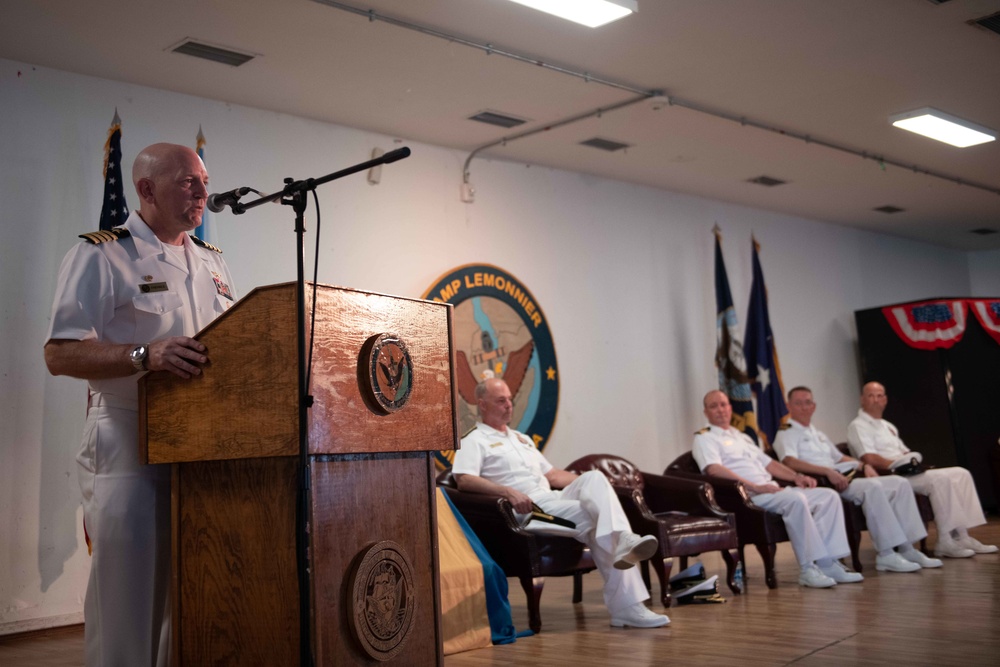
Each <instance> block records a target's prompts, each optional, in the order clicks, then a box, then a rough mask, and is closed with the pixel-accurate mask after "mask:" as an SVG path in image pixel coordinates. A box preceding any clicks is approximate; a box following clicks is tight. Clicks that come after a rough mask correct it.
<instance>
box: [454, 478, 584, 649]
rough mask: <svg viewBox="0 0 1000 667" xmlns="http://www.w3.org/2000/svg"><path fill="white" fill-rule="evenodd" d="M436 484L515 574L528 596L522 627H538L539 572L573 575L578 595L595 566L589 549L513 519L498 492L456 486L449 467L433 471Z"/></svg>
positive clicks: (507, 571)
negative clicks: (470, 490) (525, 622)
mask: <svg viewBox="0 0 1000 667" xmlns="http://www.w3.org/2000/svg"><path fill="white" fill-rule="evenodd" d="M437 483H438V486H440V487H441V488H442V489H444V492H445V493H447V494H448V497H449V498H450V499H451V501H452V502H453V503H454V504H455V507H456V508H457V509H458V511H459V512H461V514H462V516H463V517H464V518H465V520H466V521H467V522H468V523H469V526H470V527H471V528H472V530H473V531H474V532H475V533H476V536H477V537H479V539H480V541H481V542H482V543H483V546H484V547H486V550H487V551H488V552H489V554H490V556H491V557H492V558H493V560H495V561H496V562H497V564H498V565H499V566H500V567H501V568H503V571H504V573H505V574H506V575H507V576H508V577H517V578H518V580H520V582H521V587H522V588H523V589H524V594H525V595H526V596H527V598H528V627H530V628H531V629H532V630H533V631H535V632H541V629H542V616H541V612H540V611H539V602H540V600H541V597H542V589H543V588H544V586H545V577H565V576H572V577H573V602H574V603H578V602H580V601H581V600H582V598H583V575H584V574H586V573H587V572H590V571H591V570H593V569H595V565H594V560H593V558H591V556H590V550H589V549H588V548H587V547H586V545H584V544H583V543H582V542H578V541H577V540H575V539H573V538H572V537H559V536H551V535H538V534H535V533H530V532H528V531H526V530H524V529H523V528H521V526H520V525H519V524H518V522H517V520H516V519H515V517H514V509H513V508H512V507H511V505H510V502H508V501H507V500H506V499H505V498H501V497H500V496H491V495H486V494H481V493H466V492H462V491H459V489H458V485H457V484H456V482H455V478H454V477H453V476H452V474H451V471H450V470H446V471H444V472H442V473H441V474H440V475H438V478H437Z"/></svg>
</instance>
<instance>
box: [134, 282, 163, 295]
mask: <svg viewBox="0 0 1000 667" xmlns="http://www.w3.org/2000/svg"><path fill="white" fill-rule="evenodd" d="M139 291H140V292H142V293H143V294H149V293H150V292H166V291H167V284H166V283H149V284H148V285H139Z"/></svg>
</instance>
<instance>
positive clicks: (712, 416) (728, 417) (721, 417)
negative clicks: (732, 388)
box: [702, 389, 733, 428]
mask: <svg viewBox="0 0 1000 667" xmlns="http://www.w3.org/2000/svg"><path fill="white" fill-rule="evenodd" d="M702 404H703V405H704V406H705V417H706V418H708V423H709V424H711V425H712V426H718V427H719V428H729V424H730V422H732V420H733V406H732V405H730V404H729V397H728V396H726V393H725V392H723V391H720V390H718V389H714V390H712V391H710V392H708V393H707V394H705V398H703V399H702Z"/></svg>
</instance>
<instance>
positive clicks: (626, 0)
mask: <svg viewBox="0 0 1000 667" xmlns="http://www.w3.org/2000/svg"><path fill="white" fill-rule="evenodd" d="M511 2H516V3H517V4H519V5H524V6H525V7H531V8H532V9H537V10H539V11H542V12H545V13H546V14H552V15H553V16H558V17H559V18H563V19H567V20H569V21H573V22H574V23H579V24H581V25H585V26H587V27H588V28H597V27H598V26H602V25H604V24H606V23H611V22H612V21H617V20H618V19H620V18H625V17H626V16H628V15H629V14H633V13H635V12H637V11H639V3H638V2H637V0H511Z"/></svg>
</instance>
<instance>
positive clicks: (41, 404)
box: [0, 60, 1000, 634]
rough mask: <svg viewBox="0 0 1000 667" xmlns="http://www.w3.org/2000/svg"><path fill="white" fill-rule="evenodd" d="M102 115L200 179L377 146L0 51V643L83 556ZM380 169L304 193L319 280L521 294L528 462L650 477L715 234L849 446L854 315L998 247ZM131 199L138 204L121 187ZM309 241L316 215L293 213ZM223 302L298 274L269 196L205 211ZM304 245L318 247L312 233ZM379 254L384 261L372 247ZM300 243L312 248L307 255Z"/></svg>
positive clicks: (791, 370) (318, 160)
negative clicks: (86, 343) (244, 210)
mask: <svg viewBox="0 0 1000 667" xmlns="http://www.w3.org/2000/svg"><path fill="white" fill-rule="evenodd" d="M115 107H117V108H118V110H119V113H120V115H121V117H122V119H123V121H124V127H123V135H124V138H123V148H124V160H123V161H124V163H125V164H126V165H130V164H131V161H132V159H133V158H134V157H135V154H136V153H137V152H138V151H139V150H140V149H141V148H142V147H144V146H146V145H147V144H149V143H152V142H154V141H173V142H177V143H186V144H189V145H193V144H194V139H195V135H196V133H197V131H198V126H199V125H201V126H202V127H203V129H204V132H205V135H206V137H207V138H208V146H207V154H206V161H207V163H208V167H209V170H210V172H211V174H212V183H213V189H215V190H226V189H230V188H233V187H236V186H240V185H251V186H254V187H257V188H259V189H262V190H272V191H273V190H275V189H277V188H278V187H279V186H280V185H281V179H282V178H283V177H285V176H293V177H296V178H305V177H315V176H321V175H324V174H326V173H329V172H332V171H335V170H337V169H340V168H342V167H344V166H348V165H351V164H354V163H356V162H361V161H363V160H365V159H367V158H368V156H369V155H370V152H371V149H372V148H373V147H376V146H378V147H381V148H383V149H386V150H388V149H391V148H395V147H397V146H398V145H401V144H399V143H395V142H394V141H393V139H392V138H390V137H384V136H379V135H374V134H371V133H366V132H363V131H358V130H353V129H349V128H344V127H338V126H334V125H329V124H324V123H319V122H315V121H310V120H305V119H301V118H295V117H291V116H286V115H281V114H276V113H272V112H266V111H259V110H255V109H248V108H243V107H238V106H233V105H229V104H226V103H223V102H217V101H212V100H205V99H200V98H192V97H188V96H184V95H178V94H175V93H170V92H166V91H160V90H153V89H149V88H143V87H140V86H134V85H128V84H123V83H118V82H112V81H106V80H100V79H94V78H90V77H84V76H78V75H74V74H68V73H65V72H59V71H53V70H47V69H44V68H40V67H33V66H31V65H25V64H22V63H16V62H11V61H4V60H0V117H2V118H3V119H4V122H3V123H2V124H0V146H3V152H2V157H0V193H2V201H3V202H4V205H3V215H4V217H5V221H4V229H5V232H6V235H5V241H4V243H3V244H0V266H2V271H3V280H2V281H0V294H2V300H0V307H2V314H3V318H2V321H0V335H2V340H4V341H5V342H6V343H7V344H6V345H5V346H4V347H3V350H4V351H3V355H4V357H3V361H4V363H3V373H2V376H0V388H2V391H3V398H4V400H3V401H2V408H0V410H2V413H0V415H2V418H3V422H2V423H3V424H4V428H3V430H2V433H0V503H2V508H0V535H2V536H3V538H2V541H0V544H2V545H3V546H2V547H0V634H5V633H9V632H14V631H20V630H25V629H31V628H34V627H44V626H48V625H58V624H60V623H64V622H68V621H72V620H79V615H80V609H81V607H82V596H83V593H84V589H85V586H86V573H87V569H88V567H89V563H88V557H87V555H86V548H85V547H84V546H83V541H82V531H81V530H80V509H79V505H80V502H79V489H78V487H77V482H76V471H75V464H74V455H75V450H76V447H77V442H78V439H79V434H80V429H81V426H82V423H83V419H84V402H85V388H84V384H83V383H82V382H80V381H76V380H70V379H66V378H53V377H50V376H49V375H48V374H47V373H46V371H45V367H44V364H43V362H42V354H41V347H42V344H43V343H44V338H45V333H46V328H47V325H48V320H49V308H50V303H51V299H52V295H53V292H54V289H55V276H56V271H57V268H58V264H59V261H60V260H61V258H62V256H63V254H64V253H65V252H66V250H67V249H69V247H70V246H72V245H73V244H74V243H75V242H76V241H77V238H76V237H77V234H80V233H82V232H86V231H91V230H93V229H95V228H96V226H97V219H98V213H99V210H100V198H101V195H102V179H101V174H100V169H101V160H102V146H103V142H104V139H105V136H106V131H107V127H108V125H109V121H110V120H111V117H112V114H113V112H114V109H115ZM406 145H409V146H410V147H411V148H412V149H413V156H412V157H411V158H409V159H408V160H405V161H402V162H399V163H396V164H393V165H389V166H386V167H385V168H384V169H383V173H382V183H381V185H378V186H370V185H368V183H367V182H366V181H365V179H364V177H363V175H357V176H354V177H352V178H350V179H346V180H343V181H340V182H338V183H334V184H330V185H326V186H324V187H323V188H322V189H321V190H320V194H321V203H322V213H323V226H324V229H323V234H322V241H321V251H322V252H321V256H322V266H321V268H320V280H321V281H323V282H329V283H333V284H339V285H348V286H354V287H359V288H364V289H371V290H374V291H378V292H386V293H391V294H400V295H407V296H419V295H420V294H422V293H423V291H424V290H425V289H426V288H427V287H429V286H430V285H431V283H432V282H433V281H434V280H435V279H436V278H437V277H438V276H440V275H441V274H442V273H444V272H445V271H447V270H449V269H451V268H453V267H455V266H458V265H460V264H465V263H471V262H487V263H492V264H496V265H498V266H501V267H503V268H504V269H506V270H507V271H509V272H510V273H512V274H513V275H514V276H516V277H517V278H519V279H520V280H521V281H522V282H523V283H524V285H526V286H527V287H528V288H529V289H530V290H531V291H532V293H533V294H534V295H535V297H536V298H537V299H538V302H539V304H540V305H541V307H542V308H543V310H544V312H545V315H546V317H547V318H548V320H549V326H550V328H551V330H552V333H553V337H554V340H555V345H556V353H557V355H558V359H559V364H560V369H561V400H560V406H559V415H558V419H557V422H556V427H555V430H554V431H553V434H552V438H551V441H550V443H549V445H548V447H547V449H546V453H547V454H548V455H549V457H550V458H551V459H552V460H553V462H554V463H556V465H564V464H566V463H568V462H570V461H572V460H573V459H575V458H577V457H579V456H582V455H584V454H587V453H593V452H598V451H611V452H616V453H619V454H621V455H623V456H625V457H627V458H630V459H632V460H633V461H635V462H636V463H637V464H639V465H640V466H641V467H643V468H646V469H649V470H661V469H662V468H664V467H665V466H666V464H667V463H669V462H670V461H671V460H672V459H673V458H675V457H676V456H677V455H678V454H680V453H681V452H683V451H685V450H686V449H687V448H688V447H689V445H690V438H691V432H692V431H693V430H695V429H697V428H699V427H700V426H701V425H702V422H703V419H702V415H701V403H700V401H701V396H702V395H703V394H704V393H705V391H707V390H708V389H710V388H712V387H713V386H714V384H715V369H714V367H713V362H712V359H713V352H714V345H715V331H714V322H715V303H714V288H713V283H712V281H713V266H712V248H713V245H712V244H713V236H712V233H711V230H712V227H713V225H715V224H716V223H717V224H718V225H719V226H720V227H721V228H722V231H723V251H724V253H725V257H726V262H727V266H728V269H729V279H730V284H731V285H732V290H733V296H734V299H735V302H736V309H737V312H738V313H740V319H741V327H742V326H743V325H744V324H745V320H744V314H745V312H746V305H747V300H748V293H749V288H750V235H751V232H753V233H754V234H756V236H757V239H758V241H760V243H761V245H762V254H761V261H762V264H763V268H764V273H765V276H766V279H767V285H768V289H769V292H770V298H771V317H772V325H773V328H774V332H775V336H776V339H777V344H778V350H779V353H780V357H781V363H782V367H783V370H784V377H785V380H786V384H789V385H790V384H809V385H811V386H812V387H813V388H814V390H815V392H816V396H817V400H818V402H819V403H820V411H819V413H818V418H817V424H818V425H819V426H820V428H822V429H824V430H826V431H827V432H828V433H829V435H830V436H831V437H833V438H834V439H835V440H840V439H843V438H844V436H845V433H846V424H847V422H848V421H849V419H850V418H851V417H852V415H853V413H854V411H855V405H856V395H857V387H858V377H857V362H856V357H855V343H854V338H855V336H854V319H853V311H854V310H855V309H858V308H866V307H873V306H880V305H884V304H887V303H892V302H895V301H901V300H908V299H916V298H921V297H926V296H936V295H963V294H967V293H969V292H970V290H972V289H974V290H978V291H984V292H989V295H991V296H996V295H998V294H1000V289H998V287H1000V284H998V281H997V269H996V265H997V261H996V260H997V257H998V255H997V253H990V254H986V255H983V256H980V255H979V254H975V255H974V257H972V261H971V262H970V258H967V257H966V255H965V253H961V252H957V251H951V250H943V249H940V248H935V247H932V246H928V245H924V244H919V243H913V242H908V241H902V240H899V239H894V238H890V237H885V236H879V235H875V234H869V233H864V232H861V231H858V230H854V229H847V228H841V227H835V226H831V225H827V224H822V223H818V222H814V221H809V220H803V219H797V218H790V217H787V216H781V215H777V214H773V213H768V212H762V211H757V210H751V209H746V208H741V207H737V206H732V205H727V204H723V203H719V202H715V201H711V200H705V199H698V198H694V197H688V196H684V195H678V194H674V193H670V192H665V191H660V190H655V189H651V188H646V187H640V186H637V185H630V184H626V183H619V182H615V181H609V180H604V179H598V178H594V177H591V176H585V175H580V174H574V173H569V172H563V171H557V170H552V169H545V168H540V167H527V166H525V165H522V164H514V163H508V162H503V161H491V160H484V159H477V160H476V161H475V162H473V164H472V179H473V181H474V183H475V185H476V188H477V200H476V202H475V203H474V204H471V205H466V204H462V203H461V202H460V201H459V196H458V194H459V184H460V180H461V168H462V163H463V161H464V159H465V154H464V153H461V152H457V151H453V150H446V149H442V148H437V147H433V146H426V145H421V144H419V143H416V142H406ZM128 199H129V201H130V202H132V203H133V204H134V202H135V197H134V195H129V197H128ZM308 221H309V222H308V225H309V231H310V235H311V236H310V238H311V239H313V238H315V237H314V236H312V234H314V232H315V215H314V214H313V212H312V211H311V210H310V212H309V213H308ZM216 223H217V225H218V228H219V231H218V242H219V245H220V246H221V247H222V248H224V249H225V251H226V257H227V258H228V260H229V263H230V266H231V268H232V269H233V273H234V275H235V278H236V281H237V284H238V287H239V289H240V291H241V293H244V294H245V293H246V292H247V291H248V290H249V289H250V288H251V287H253V286H255V285H260V284H268V283H273V282H279V281H287V280H291V279H293V278H294V274H295V260H294V234H293V233H292V223H291V214H290V211H289V210H288V209H287V207H280V206H270V205H268V206H265V207H262V208H260V209H256V210H254V211H252V212H250V213H248V214H246V215H244V216H242V217H233V216H231V215H229V214H225V215H219V216H216ZM310 243H312V241H311V242H310ZM387 244H389V245H390V246H391V252H389V253H387V252H386V246H387ZM310 257H311V252H310Z"/></svg>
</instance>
